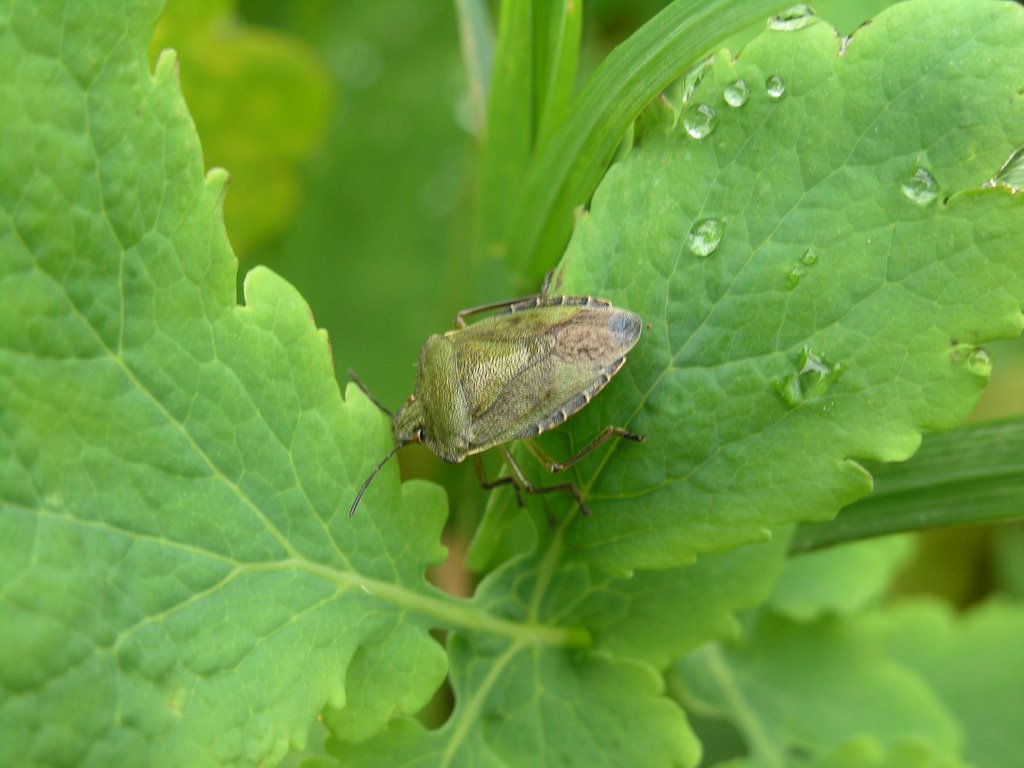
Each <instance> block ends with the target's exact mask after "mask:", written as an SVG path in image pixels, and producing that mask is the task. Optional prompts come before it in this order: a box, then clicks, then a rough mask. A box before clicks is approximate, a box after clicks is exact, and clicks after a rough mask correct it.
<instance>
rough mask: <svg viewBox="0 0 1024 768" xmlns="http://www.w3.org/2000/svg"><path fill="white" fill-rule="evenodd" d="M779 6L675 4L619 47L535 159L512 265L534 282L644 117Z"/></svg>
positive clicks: (513, 234) (516, 220)
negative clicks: (697, 66)
mask: <svg viewBox="0 0 1024 768" xmlns="http://www.w3.org/2000/svg"><path fill="white" fill-rule="evenodd" d="M777 6H778V3H777V2H764V1H763V0H758V1H757V2H749V3H740V2H737V0H712V2H707V3H702V2H696V1H695V0H676V2H674V3H673V4H672V5H670V6H669V7H667V8H666V9H665V10H663V11H662V12H661V13H659V14H658V15H657V16H655V17H654V18H653V19H652V20H651V21H650V22H648V23H647V24H645V25H644V26H643V27H642V28H641V29H640V30H638V31H637V32H636V33H635V34H634V35H633V36H632V37H630V39H629V40H628V41H626V42H625V43H623V44H622V45H620V46H619V47H618V48H616V49H615V50H614V51H613V52H612V53H611V55H610V56H608V58H607V59H606V60H605V62H604V63H603V64H602V65H601V66H600V67H599V68H598V69H597V71H596V72H595V73H594V75H593V76H592V77H591V78H590V80H589V81H588V82H587V84H586V85H585V86H584V88H583V90H582V91H581V92H580V93H579V95H578V96H577V98H576V100H575V102H574V104H573V106H572V110H571V114H570V115H569V116H568V117H567V119H566V120H565V122H564V123H563V124H562V126H561V127H560V128H559V130H558V131H557V133H555V134H554V135H553V136H552V137H551V140H550V141H549V142H547V143H546V144H545V146H544V147H543V148H542V150H541V152H540V154H539V155H538V156H537V157H535V158H534V160H533V162H532V164H531V167H530V170H529V173H528V175H527V177H526V181H525V185H524V186H523V188H522V193H521V194H520V195H519V198H518V204H517V206H516V209H515V212H514V215H513V218H512V228H511V231H510V240H509V247H508V258H509V262H510V263H511V264H512V266H513V267H514V268H516V269H518V270H520V271H525V272H527V273H528V274H529V276H530V278H531V279H532V278H534V277H537V276H539V275H540V274H541V273H543V272H544V270H545V269H546V268H548V267H549V266H550V265H551V264H552V263H553V262H554V260H555V258H556V256H557V255H558V253H559V252H561V250H562V249H563V248H564V246H565V243H566V240H567V238H568V235H569V231H570V225H571V221H572V211H573V209H574V208H575V207H576V206H578V205H580V204H582V203H585V202H586V201H587V200H588V199H589V198H590V195H591V193H592V192H593V190H594V187H595V186H596V185H597V182H598V181H599V180H600V178H601V176H602V175H603V173H604V170H605V167H606V166H607V164H608V161H609V160H610V159H611V157H612V154H613V153H614V151H615V148H616V146H617V145H618V143H619V140H620V139H621V138H622V135H623V134H624V133H625V132H626V130H627V129H628V128H629V125H630V123H631V122H632V121H633V120H634V118H636V116H637V115H638V114H639V113H640V110H641V109H643V107H644V106H645V105H646V104H647V103H648V102H650V101H651V100H652V99H653V98H655V97H656V96H657V95H658V94H659V93H661V91H662V90H663V89H665V88H666V87H667V86H668V85H669V84H670V83H671V82H672V81H673V80H675V79H676V78H678V77H679V76H680V75H681V74H682V73H683V72H685V71H686V69H687V68H688V67H689V66H690V65H691V64H693V62H695V61H697V59H699V58H700V56H702V55H703V54H705V53H706V52H707V51H708V50H709V49H710V48H712V46H714V45H715V44H716V43H717V42H718V41H720V40H723V39H725V38H726V37H728V36H729V35H730V34H732V33H734V32H736V31H738V30H740V29H743V28H744V27H745V26H747V25H748V24H750V23H751V22H753V21H755V20H757V19H758V18H760V17H767V16H768V14H769V12H770V11H771V10H772V9H774V8H776V7H777Z"/></svg>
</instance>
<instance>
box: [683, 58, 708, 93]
mask: <svg viewBox="0 0 1024 768" xmlns="http://www.w3.org/2000/svg"><path fill="white" fill-rule="evenodd" d="M714 63H715V57H714V56H708V57H707V58H706V59H704V61H701V62H699V63H698V64H695V65H694V66H693V67H692V68H691V69H690V71H689V72H687V73H686V75H685V76H684V77H683V103H684V104H688V103H689V102H690V101H691V100H692V99H693V94H694V92H695V91H696V90H697V86H699V85H700V83H701V81H702V80H703V79H704V75H706V74H707V73H708V70H709V69H711V65H712V64H714Z"/></svg>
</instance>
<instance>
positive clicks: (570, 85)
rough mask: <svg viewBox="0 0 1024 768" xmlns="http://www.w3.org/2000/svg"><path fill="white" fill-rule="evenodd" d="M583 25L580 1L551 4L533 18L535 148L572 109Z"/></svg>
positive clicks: (571, 0) (567, 0) (542, 142)
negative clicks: (534, 44) (534, 32)
mask: <svg viewBox="0 0 1024 768" xmlns="http://www.w3.org/2000/svg"><path fill="white" fill-rule="evenodd" d="M582 25H583V3H582V2H579V0H562V2H560V3H551V4H550V5H548V6H547V7H546V8H545V9H542V10H541V11H540V12H539V13H537V14H535V16H534V29H535V30H536V35H535V37H534V41H535V43H536V47H535V50H534V62H535V63H536V73H537V75H536V78H535V80H536V89H535V92H534V109H535V110H536V111H535V114H536V118H537V133H536V137H535V138H536V146H538V147H539V146H542V145H543V144H544V142H545V140H546V139H547V138H549V137H550V136H551V135H552V134H553V133H554V132H555V131H556V130H557V129H558V127H559V126H560V125H561V124H562V123H563V122H564V121H565V118H566V116H567V115H568V113H569V108H570V106H571V105H572V97H573V92H574V90H575V87H576V66H577V64H578V62H579V52H580V29H581V27H582Z"/></svg>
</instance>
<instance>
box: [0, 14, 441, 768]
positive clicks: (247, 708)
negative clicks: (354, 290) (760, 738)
mask: <svg viewBox="0 0 1024 768" xmlns="http://www.w3.org/2000/svg"><path fill="white" fill-rule="evenodd" d="M158 6H159V4H158V3H156V2H139V3H131V4H129V3H120V4H117V7H116V8H115V7H114V6H112V5H110V4H106V3H101V2H93V3H80V2H69V3H65V4H56V3H55V4H47V5H45V6H38V5H24V4H13V3H5V4H4V5H3V6H2V7H0V20H2V21H0V66H2V68H3V70H4V71H5V72H7V73H9V77H7V78H5V79H4V81H3V84H2V85H0V112H2V113H3V115H4V120H3V121H2V122H0V146H4V147H26V148H28V147H31V151H24V152H10V151H5V152H3V153H0V211H2V214H0V248H2V257H0V258H2V262H0V265H2V266H0V276H2V278H0V279H2V289H0V290H2V293H3V295H4V297H5V300H4V302H3V304H2V306H0V403H2V404H3V405H2V410H0V415H2V423H0V431H2V434H3V439H2V440H0V494H2V497H0V520H2V528H3V531H4V535H3V537H2V539H0V547H2V554H0V563H2V577H3V583H4V586H5V588H4V595H3V601H2V604H0V624H2V625H3V627H4V632H3V633H2V635H0V653H2V654H3V656H4V658H5V659H6V662H5V664H4V665H3V672H2V688H0V762H2V763H3V764H6V765H24V764H48V765H52V764H67V765H70V764H81V765H206V764H214V763H217V764H224V763H254V764H255V763H272V762H275V761H276V760H278V759H280V757H281V756H282V755H283V754H284V753H285V752H286V751H287V749H288V747H289V743H290V742H291V743H295V744H301V743H302V742H303V741H304V739H305V734H306V733H307V732H308V729H309V725H310V723H311V721H312V720H313V719H314V717H315V716H316V714H317V712H318V711H319V710H320V709H321V708H322V707H323V706H324V704H325V703H326V702H328V701H331V702H334V703H336V704H341V703H342V702H344V701H345V699H346V696H347V695H350V693H348V692H351V691H358V689H360V688H365V687H366V686H368V685H370V680H369V679H367V678H366V677H365V675H366V674H367V673H368V669H367V666H366V664H365V663H362V662H361V660H362V659H364V658H365V656H366V654H367V653H368V651H366V650H364V649H368V648H372V649H374V652H375V653H379V654H384V655H385V656H388V657H392V656H394V657H399V658H403V659H405V658H418V659H419V662H420V663H419V664H418V665H417V667H416V668H415V669H413V670H407V674H406V675H405V677H404V679H402V680H396V679H395V678H394V676H388V675H387V674H382V675H374V679H373V685H374V686H376V690H375V691H374V693H373V705H374V708H373V709H370V708H367V709H366V710H365V711H363V712H361V714H360V716H361V717H362V718H363V720H364V721H365V720H372V719H377V720H381V719H383V718H384V717H386V716H390V714H391V713H392V712H393V711H395V710H396V709H397V710H399V711H414V710H416V709H418V708H419V707H420V706H421V705H422V704H423V702H425V701H426V700H427V699H428V698H429V697H430V696H431V694H432V693H433V690H434V689H435V688H436V687H437V685H438V684H439V682H440V680H441V678H442V677H443V674H444V670H445V662H444V657H443V652H442V650H441V649H440V647H439V646H438V645H437V644H436V642H435V641H434V640H433V639H432V638H431V637H430V636H429V634H428V632H427V630H428V628H429V627H430V626H432V625H433V624H435V623H449V621H450V619H451V617H449V619H440V618H438V617H437V616H435V617H434V618H432V619H431V618H427V616H426V614H422V613H421V612H420V608H422V607H423V606H425V605H433V606H434V608H435V609H437V610H440V611H441V612H442V613H443V612H445V611H447V610H450V609H451V608H452V606H453V605H454V604H453V603H452V601H450V600H448V599H447V598H443V597H442V596H440V595H439V594H438V593H436V592H435V591H434V590H433V589H432V588H430V587H429V586H427V585H426V584H425V582H424V577H423V571H424V566H425V565H426V564H429V563H433V562H437V561H438V560H439V558H440V557H441V556H442V555H443V550H442V549H441V548H440V547H439V545H438V544H437V540H438V535H439V532H440V527H441V524H442V520H443V517H444V503H443V499H442V497H441V494H440V493H439V491H438V490H437V489H436V488H433V487H430V486H426V485H423V484H409V485H406V486H405V487H403V488H402V489H401V490H399V488H398V485H397V483H396V478H397V470H396V469H395V468H391V469H390V471H388V478H387V479H388V480H389V482H386V483H383V484H380V485H378V486H377V488H376V489H375V491H374V492H373V493H372V496H368V498H367V504H366V508H365V509H364V514H363V515H361V516H360V517H358V518H357V519H356V520H354V521H350V520H349V519H348V517H347V515H346V514H345V512H346V510H347V506H348V503H349V501H350V500H351V498H352V495H353V493H354V491H355V488H356V487H357V486H358V484H359V483H360V482H361V481H362V479H363V478H364V477H365V475H366V473H367V472H368V471H369V468H370V466H371V465H372V464H373V458H372V456H373V455H375V454H377V453H378V452H383V451H384V450H385V448H386V445H387V440H386V438H385V437H384V435H383V434H382V431H381V430H380V429H379V427H380V423H381V417H380V414H379V413H378V412H377V411H376V410H375V409H374V408H373V407H372V406H371V405H370V404H369V403H368V402H366V401H365V399H364V398H361V397H360V398H356V399H355V402H353V403H349V404H345V403H343V402H342V400H341V397H340V394H339V392H338V388H337V384H336V382H335V380H334V377H333V373H332V370H331V361H330V351H329V348H328V344H327V339H326V337H325V335H324V334H323V333H322V332H318V331H317V329H316V328H315V326H314V324H313V323H312V321H311V317H310V314H309V309H308V307H307V305H306V303H305V302H304V301H303V300H302V299H301V298H300V297H299V296H298V294H297V293H296V292H295V291H294V289H292V288H291V287H290V286H289V285H287V284H286V283H284V282H283V281H282V280H280V279H279V278H277V277H275V276H274V275H273V274H272V273H270V272H269V271H267V270H265V269H257V270H254V271H253V272H250V274H249V275H248V277H247V279H246V283H245V305H244V306H237V305H236V298H235V269H236V262H235V259H234V257H233V255H232V254H231V251H230V249H229V247H228V243H227V239H226V237H225V234H224V229H223V225H222V223H221V216H220V207H221V202H222V200H223V195H224V187H225V183H226V175H225V174H224V173H223V172H214V173H211V174H210V175H208V176H206V177H205V178H204V175H203V167H202V163H201V155H200V148H199V143H198V140H197V137H196V134H195V129H194V127H193V125H192V122H191V119H190V117H189V115H188V113H187V111H186V110H185V107H184V103H183V101H182V98H181V94H180V91H179V88H178V82H177V77H176V71H177V62H176V60H175V58H174V56H173V55H169V54H168V55H164V56H161V57H160V59H159V62H158V63H157V66H156V71H155V73H154V74H152V75H151V74H150V72H149V70H148V67H147V65H146V49H147V45H148V42H149V36H150V33H151V32H152V29H153V25H154V23H155V21H156V16H157V12H158V10H159V7H158ZM413 510H415V512H414V511H413ZM420 601H424V602H420ZM413 604H417V605H418V606H419V607H418V608H416V609H413V608H412V606H413ZM456 609H458V606H456ZM410 611H412V612H411V613H410ZM428 612H429V611H428ZM456 623H457V620H456ZM357 700H360V701H366V700H367V697H366V696H363V697H359V698H358V699H357Z"/></svg>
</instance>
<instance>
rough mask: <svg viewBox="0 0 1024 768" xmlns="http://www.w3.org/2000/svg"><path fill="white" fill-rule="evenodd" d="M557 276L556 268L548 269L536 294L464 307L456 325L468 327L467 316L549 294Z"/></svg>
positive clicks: (560, 279)
mask: <svg viewBox="0 0 1024 768" xmlns="http://www.w3.org/2000/svg"><path fill="white" fill-rule="evenodd" d="M554 276H555V270H553V269H552V270H550V271H548V273H547V275H545V276H544V282H543V283H542V284H541V286H540V293H537V294H534V295H533V296H524V297H523V298H521V299H511V300H509V301H495V302H493V303H491V304H481V305H480V306H478V307H470V308H469V309H463V310H461V311H459V313H458V314H456V315H455V327H456V328H458V329H460V330H461V329H463V328H465V327H466V318H467V317H472V316H473V315H479V314H482V313H484V312H493V311H495V310H497V309H505V308H507V307H511V306H513V305H515V304H519V303H521V302H524V301H530V300H531V299H542V298H544V297H545V296H547V295H548V289H550V288H551V280H552V279H553V278H554ZM558 283H559V285H561V283H562V278H561V276H559V278H558Z"/></svg>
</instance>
